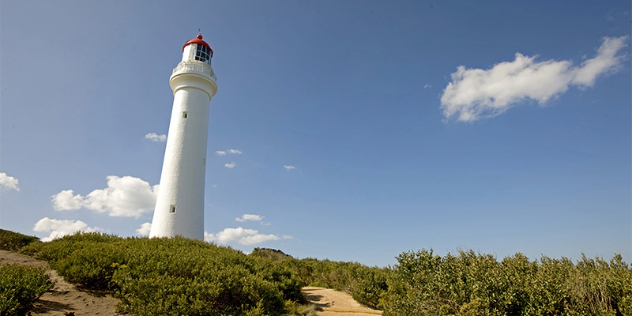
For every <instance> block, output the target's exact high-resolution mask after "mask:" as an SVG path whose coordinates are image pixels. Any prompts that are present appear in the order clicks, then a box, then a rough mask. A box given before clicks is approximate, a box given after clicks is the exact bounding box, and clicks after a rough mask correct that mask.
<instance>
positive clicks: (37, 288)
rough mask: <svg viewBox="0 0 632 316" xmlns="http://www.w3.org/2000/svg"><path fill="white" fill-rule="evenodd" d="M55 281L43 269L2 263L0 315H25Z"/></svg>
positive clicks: (0, 272)
mask: <svg viewBox="0 0 632 316" xmlns="http://www.w3.org/2000/svg"><path fill="white" fill-rule="evenodd" d="M52 287H53V283H52V281H51V280H50V278H49V277H48V275H47V274H46V273H45V272H44V270H43V269H40V268H34V267H27V266H20V265H17V264H7V265H0V315H24V314H25V312H26V311H28V310H29V309H30V308H31V306H32V304H33V302H35V301H36V300H37V299H38V298H39V297H40V296H41V295H42V294H44V293H45V292H46V291H48V290H50V289H51V288H52Z"/></svg>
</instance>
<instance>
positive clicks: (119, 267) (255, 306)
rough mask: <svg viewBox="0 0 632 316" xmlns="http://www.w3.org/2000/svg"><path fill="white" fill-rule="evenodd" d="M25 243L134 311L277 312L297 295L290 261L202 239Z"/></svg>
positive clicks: (85, 237)
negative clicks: (286, 263) (279, 261)
mask: <svg viewBox="0 0 632 316" xmlns="http://www.w3.org/2000/svg"><path fill="white" fill-rule="evenodd" d="M22 251H23V252H24V253H28V254H32V255H35V256H37V257H38V258H41V259H45V260H47V261H49V263H50V265H51V267H53V268H54V269H56V270H57V271H58V273H59V274H60V275H62V276H63V277H64V278H65V279H66V280H68V281H69V282H72V283H75V284H78V285H80V286H82V287H84V288H89V289H93V290H108V291H112V292H114V293H115V295H116V296H117V297H119V298H120V299H121V302H120V304H119V306H118V309H119V311H120V312H124V313H130V314H134V315H252V316H254V315H282V314H287V310H286V306H292V304H288V303H287V302H288V301H290V302H291V301H299V300H301V299H302V295H301V292H300V289H301V286H302V282H301V281H300V279H299V278H298V277H297V276H296V274H295V273H294V272H293V271H292V270H290V269H288V268H287V267H284V266H283V265H280V264H276V263H273V262H272V261H271V260H269V259H263V258H257V257H252V256H246V255H244V254H243V253H241V252H240V251H236V250H233V249H231V248H228V247H220V246H216V245H212V244H208V243H205V242H202V241H196V240H189V239H184V238H172V239H166V238H163V239H157V238H153V239H147V238H119V237H115V236H109V235H104V234H98V233H78V234H75V235H73V236H66V237H63V238H60V239H56V240H53V241H51V242H48V243H42V244H37V245H30V246H27V247H25V248H24V249H23V250H22Z"/></svg>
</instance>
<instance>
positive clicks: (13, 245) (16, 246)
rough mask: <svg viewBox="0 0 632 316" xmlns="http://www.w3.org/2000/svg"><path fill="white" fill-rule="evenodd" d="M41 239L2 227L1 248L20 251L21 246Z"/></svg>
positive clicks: (0, 233) (0, 234)
mask: <svg viewBox="0 0 632 316" xmlns="http://www.w3.org/2000/svg"><path fill="white" fill-rule="evenodd" d="M36 241H39V238H37V237H35V236H27V235H22V234H19V233H15V232H12V231H8V230H4V229H0V250H9V251H18V250H20V248H22V247H24V246H26V245H28V244H30V243H33V242H36Z"/></svg>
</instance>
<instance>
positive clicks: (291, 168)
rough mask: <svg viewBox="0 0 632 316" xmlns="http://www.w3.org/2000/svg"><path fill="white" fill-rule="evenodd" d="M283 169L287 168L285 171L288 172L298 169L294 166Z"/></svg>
mask: <svg viewBox="0 0 632 316" xmlns="http://www.w3.org/2000/svg"><path fill="white" fill-rule="evenodd" d="M283 168H285V170H287V171H290V170H294V169H296V167H294V166H283Z"/></svg>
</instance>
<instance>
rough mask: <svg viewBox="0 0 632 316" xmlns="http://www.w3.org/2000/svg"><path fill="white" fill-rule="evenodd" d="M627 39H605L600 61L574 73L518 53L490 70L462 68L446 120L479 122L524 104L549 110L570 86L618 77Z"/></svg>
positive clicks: (565, 65)
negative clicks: (606, 76)
mask: <svg viewBox="0 0 632 316" xmlns="http://www.w3.org/2000/svg"><path fill="white" fill-rule="evenodd" d="M626 40H627V37H626V36H623V37H618V38H610V37H605V38H604V40H603V44H602V45H601V47H600V48H599V49H598V51H597V56H596V57H594V58H592V59H589V60H586V61H584V62H583V63H582V64H581V66H580V67H572V62H571V61H568V60H561V61H555V60H547V61H542V62H536V61H535V58H536V57H537V56H532V57H529V56H524V55H522V54H520V53H516V59H515V60H514V61H512V62H502V63H499V64H496V65H494V66H493V67H492V68H491V69H488V70H483V69H466V68H465V67H464V66H459V67H458V68H457V71H456V72H454V73H453V74H452V82H450V83H449V84H448V85H447V87H446V88H445V90H444V91H443V95H442V96H441V109H442V110H443V115H444V116H445V118H447V119H449V118H452V117H454V116H456V119H457V120H458V121H475V120H478V119H480V118H484V117H494V116H496V115H499V114H502V113H503V112H505V111H507V110H508V109H509V108H511V107H512V106H513V105H514V104H516V103H518V102H520V101H523V100H524V99H527V98H529V99H533V100H535V101H538V103H540V104H544V103H545V102H546V101H548V100H549V99H551V98H553V97H555V96H557V95H559V94H562V93H564V92H566V91H567V90H568V88H569V86H570V85H577V86H579V87H580V88H585V87H592V85H593V84H594V83H595V80H596V79H597V77H599V76H600V75H603V74H607V73H612V72H615V71H617V70H618V69H619V68H620V67H621V64H622V61H623V59H624V58H625V55H617V53H618V52H619V51H620V50H621V49H622V48H623V47H625V46H627V45H626V44H625V41H626Z"/></svg>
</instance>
